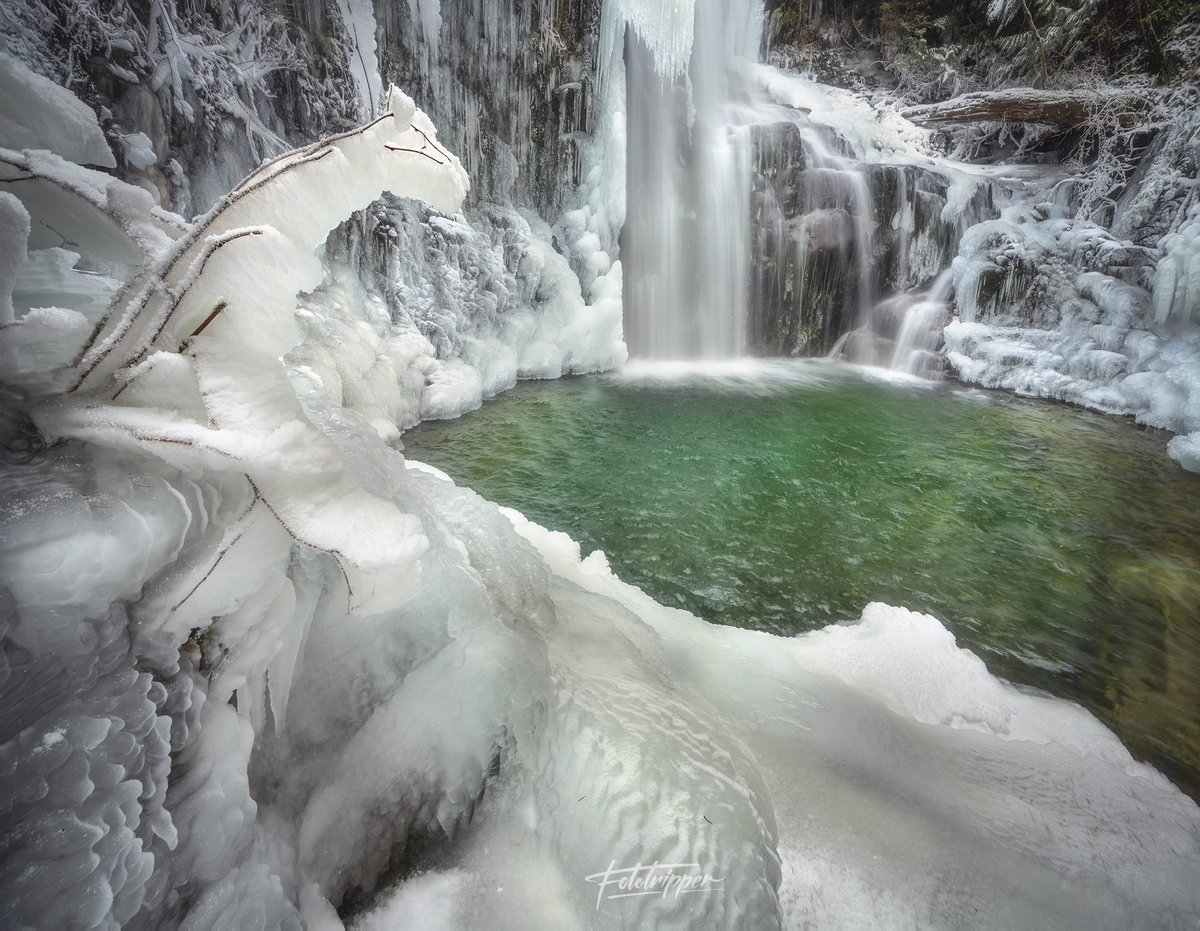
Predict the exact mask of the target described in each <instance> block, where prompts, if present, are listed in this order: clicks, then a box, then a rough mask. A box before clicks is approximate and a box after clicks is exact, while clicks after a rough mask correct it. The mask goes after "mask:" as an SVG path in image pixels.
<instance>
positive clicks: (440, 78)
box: [375, 0, 600, 216]
mask: <svg viewBox="0 0 1200 931" xmlns="http://www.w3.org/2000/svg"><path fill="white" fill-rule="evenodd" d="M425 6H428V4H427V3H425V4H422V3H376V10H375V15H376V18H377V20H378V24H379V33H378V43H379V50H380V66H381V70H382V72H383V79H384V81H385V82H387V81H392V82H394V83H396V84H398V85H399V86H401V87H404V88H405V89H406V91H407V92H408V93H409V94H411V95H412V97H413V99H414V100H415V101H416V102H417V104H418V105H419V106H421V107H422V108H424V109H425V110H426V112H428V113H429V115H430V117H432V119H433V121H434V124H435V125H436V126H437V129H438V135H439V138H441V139H442V140H443V142H444V144H445V145H447V146H448V147H449V148H450V149H451V150H452V151H454V152H457V153H459V155H460V157H461V158H462V161H463V165H464V166H465V167H466V169H467V172H468V174H469V175H470V177H471V183H472V191H471V196H472V200H473V201H475V202H476V203H479V202H483V201H501V202H516V203H524V204H529V205H530V206H533V207H535V208H536V209H537V210H538V211H539V212H540V213H542V214H543V215H545V216H551V215H553V214H554V213H556V212H557V210H558V209H559V208H560V207H561V206H562V202H563V198H564V194H565V192H566V191H568V190H569V189H570V188H572V187H573V186H574V185H576V184H578V182H579V180H580V177H579V171H580V163H579V143H580V140H581V138H582V136H583V135H585V134H586V133H587V132H589V131H590V129H591V112H592V107H591V98H592V93H593V90H592V75H593V73H594V69H593V68H592V62H593V59H594V55H595V47H596V41H597V34H598V27H599V18H600V3H599V0H582V2H580V3H560V4H557V5H553V6H552V5H550V4H547V3H544V2H541V0H460V2H455V3H453V4H442V5H441V8H440V13H439V15H437V16H432V15H430V14H429V12H428V11H426V12H425V13H424V14H423V12H422V11H423V9H424V7H425ZM434 6H435V7H436V4H434Z"/></svg>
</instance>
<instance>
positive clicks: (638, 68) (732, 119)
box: [621, 2, 762, 359]
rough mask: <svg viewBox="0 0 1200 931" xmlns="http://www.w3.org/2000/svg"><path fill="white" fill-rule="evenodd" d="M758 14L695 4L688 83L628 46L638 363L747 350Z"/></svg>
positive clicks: (629, 221)
mask: <svg viewBox="0 0 1200 931" xmlns="http://www.w3.org/2000/svg"><path fill="white" fill-rule="evenodd" d="M761 35H762V5H761V3H758V2H754V3H746V4H740V3H739V4H715V3H698V4H696V7H695V33H694V40H693V43H692V49H691V59H690V63H689V67H688V70H687V73H686V74H683V75H676V74H666V73H664V70H665V69H664V68H663V67H662V66H661V64H660V61H661V56H658V55H655V54H654V53H653V51H652V49H651V48H650V47H649V46H648V44H647V43H646V42H645V41H644V40H643V39H642V38H641V37H640V35H639V34H637V33H636V32H635V31H634V30H629V31H628V32H627V34H626V45H625V59H626V112H627V120H628V133H629V136H628V163H627V169H626V172H627V173H626V192H627V207H626V210H627V213H626V222H625V231H624V243H623V247H622V250H621V252H622V256H623V257H624V264H625V268H626V277H625V307H626V310H625V317H626V319H625V336H626V342H627V343H628V345H629V349H630V352H631V354H633V355H635V356H640V357H643V358H654V359H680V358H687V359H697V358H699V359H719V358H729V357H731V356H736V355H739V354H741V353H742V352H743V351H744V349H745V344H746V316H747V308H748V298H749V293H748V292H749V288H748V281H749V250H748V243H749V242H750V237H751V229H750V192H751V182H752V170H751V169H752V161H753V158H752V139H751V132H750V127H749V126H748V125H746V123H745V122H744V121H743V120H741V119H740V118H739V115H740V112H741V109H740V107H739V105H738V103H739V100H741V99H742V98H744V97H745V96H746V94H747V93H748V91H747V89H746V88H745V83H746V82H745V80H744V77H743V74H742V71H743V68H742V67H741V66H742V65H743V64H745V63H752V62H754V61H756V59H757V55H758V48H759V44H760V42H761Z"/></svg>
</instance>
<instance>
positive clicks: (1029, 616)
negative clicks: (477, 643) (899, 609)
mask: <svg viewBox="0 0 1200 931" xmlns="http://www.w3.org/2000/svg"><path fill="white" fill-rule="evenodd" d="M1168 438H1169V437H1168V435H1167V434H1164V433H1161V432H1159V431H1147V430H1142V429H1139V428H1137V427H1136V426H1134V425H1132V424H1131V423H1129V422H1126V421H1123V420H1118V419H1114V418H1109V417H1102V416H1099V415H1093V414H1089V413H1086V412H1082V411H1079V410H1075V409H1070V408H1066V407H1063V406H1058V405H1053V404H1047V403H1042V402H1034V401H1025V400H1019V399H1014V398H1011V397H1005V396H1001V395H997V394H991V393H984V392H978V391H968V390H964V389H951V388H947V387H934V386H930V385H928V384H921V385H907V384H896V383H890V382H884V381H879V380H875V379H873V378H872V377H871V376H869V375H866V374H864V373H862V372H859V371H856V370H852V369H847V368H844V367H838V366H833V365H830V364H828V363H811V362H810V363H769V364H765V365H763V366H760V367H757V368H755V369H753V370H745V371H736V370H735V371H733V372H732V373H727V374H726V375H725V377H720V378H712V377H708V378H700V377H687V376H681V377H678V378H674V379H663V380H657V379H655V380H651V379H645V378H643V379H639V378H637V377H636V376H628V375H615V376H595V377H587V378H577V379H565V380H559V381H554V382H542V383H526V384H523V385H520V386H518V387H517V388H515V389H514V390H512V391H510V392H508V393H507V394H505V395H503V396H502V397H500V398H498V399H496V400H493V401H490V402H489V403H488V404H486V405H485V406H484V407H483V409H482V410H479V411H477V412H475V413H472V414H469V415H467V416H465V417H463V418H461V419H459V420H456V421H450V422H442V423H437V422H434V423H427V424H423V425H421V426H420V427H418V428H416V429H414V430H412V431H411V432H409V433H408V434H406V435H405V438H404V442H405V446H406V451H407V454H408V455H410V456H411V457H413V458H416V459H420V460H423V461H426V462H429V463H430V464H432V465H435V466H437V467H438V468H441V469H443V470H444V471H446V472H447V473H449V474H450V475H451V476H452V477H453V478H454V479H455V480H456V481H458V482H460V483H462V484H465V485H468V486H470V487H472V488H474V489H475V490H477V491H478V492H480V493H481V494H483V495H484V496H485V497H487V498H490V499H491V500H493V501H496V502H498V503H500V504H504V505H508V506H511V507H515V508H517V509H518V510H520V511H522V512H523V513H524V514H526V515H527V516H528V517H530V518H531V519H532V520H535V521H537V522H538V523H540V524H543V525H545V526H548V527H551V528H553V529H556V530H563V531H566V532H567V533H569V534H570V535H571V536H572V537H574V538H575V539H576V540H578V541H579V542H580V543H581V544H582V546H583V549H584V552H588V551H590V550H592V549H597V548H598V549H602V550H604V551H605V553H607V554H608V556H609V559H610V561H611V563H612V566H613V569H614V570H615V571H616V572H617V574H618V575H619V576H621V578H623V579H625V580H626V581H629V582H632V583H634V584H636V585H638V586H640V587H641V588H643V589H644V590H646V591H647V592H649V593H650V594H651V595H653V596H654V597H655V598H656V599H658V600H659V601H661V602H663V603H666V604H670V605H676V606H678V607H682V608H687V609H688V610H690V611H692V612H694V613H696V614H698V615H700V616H701V617H704V618H706V619H708V620H710V621H713V622H716V623H722V624H734V625H737V626H741V627H750V628H755V629H760V630H768V631H772V632H775V633H783V634H788V633H797V632H801V631H806V630H812V629H814V628H816V627H821V626H824V625H826V624H829V623H831V622H837V621H845V620H847V619H852V618H857V617H858V616H859V614H860V613H861V611H862V608H863V606H864V605H865V604H867V603H868V602H870V601H885V602H888V603H889V604H895V605H903V606H905V607H908V608H912V609H915V610H921V611H928V612H929V613H931V614H934V615H936V616H937V617H938V618H940V619H941V620H942V621H943V622H944V623H945V624H946V625H947V626H948V627H949V628H950V629H951V630H952V631H953V632H954V634H955V635H956V636H957V637H958V640H959V643H960V644H961V645H963V646H967V647H969V648H970V649H972V650H974V651H975V652H976V653H977V654H979V655H980V656H981V657H982V658H983V659H984V660H985V661H986V662H987V664H988V666H989V668H990V669H991V670H992V671H993V672H994V673H996V674H997V675H1001V676H1004V677H1005V678H1008V679H1010V680H1013V681H1015V682H1018V683H1024V684H1028V685H1033V686H1037V687H1040V688H1043V689H1045V690H1047V691H1049V692H1052V693H1054V694H1057V695H1060V696H1064V697H1068V698H1072V699H1075V700H1077V701H1079V702H1081V703H1082V704H1084V705H1086V706H1087V707H1089V708H1091V709H1092V710H1093V711H1094V712H1095V713H1097V714H1098V715H1099V716H1100V717H1101V718H1102V719H1104V720H1105V721H1106V722H1107V723H1108V724H1109V725H1110V726H1112V727H1113V728H1114V729H1115V730H1116V731H1117V732H1118V733H1119V734H1120V735H1121V737H1122V739H1123V740H1124V741H1125V742H1126V744H1127V745H1128V746H1129V747H1130V749H1131V750H1133V752H1134V753H1135V755H1138V756H1139V757H1141V758H1144V759H1149V760H1151V761H1152V762H1154V763H1155V764H1156V765H1158V766H1159V767H1160V768H1162V769H1163V771H1164V772H1166V773H1167V774H1168V775H1169V776H1171V777H1172V778H1173V779H1174V780H1175V781H1176V782H1178V783H1179V784H1180V785H1182V786H1183V787H1184V788H1186V789H1188V790H1189V791H1190V792H1191V793H1192V794H1193V795H1194V796H1195V795H1197V794H1198V790H1200V475H1194V474H1191V473H1187V472H1185V471H1183V470H1182V469H1181V468H1180V467H1179V466H1178V465H1177V464H1176V463H1175V462H1173V461H1172V460H1171V459H1169V458H1168V457H1167V455H1166V452H1165V446H1166V441H1167V439H1168Z"/></svg>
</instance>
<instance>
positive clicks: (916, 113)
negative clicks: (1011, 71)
mask: <svg viewBox="0 0 1200 931" xmlns="http://www.w3.org/2000/svg"><path fill="white" fill-rule="evenodd" d="M1145 110H1146V105H1145V103H1144V101H1141V100H1139V99H1138V98H1136V97H1134V96H1132V95H1119V94H1112V93H1100V92H1096V91H1091V90H1082V89H1081V90H1038V89H1036V88H1033V87H1008V88H1004V89H1003V90H994V91H977V92H974V93H970V94H962V95H960V96H958V97H952V98H950V99H949V100H943V101H940V102H938V103H928V104H922V105H921V106H917V107H909V108H908V109H907V110H904V111H902V114H901V115H902V116H904V117H906V118H907V119H910V120H912V121H913V122H914V123H922V124H925V125H930V126H944V125H951V124H956V123H1042V124H1045V125H1047V126H1056V127H1059V128H1061V129H1074V128H1075V127H1078V126H1083V125H1084V124H1085V123H1087V122H1088V120H1090V119H1091V118H1092V117H1093V115H1095V114H1096V113H1099V112H1101V111H1103V112H1105V113H1106V114H1112V115H1114V116H1116V117H1117V119H1118V121H1119V122H1120V123H1122V124H1131V123H1132V122H1133V121H1134V120H1135V119H1136V118H1137V117H1138V116H1139V115H1140V114H1143V113H1144V112H1145Z"/></svg>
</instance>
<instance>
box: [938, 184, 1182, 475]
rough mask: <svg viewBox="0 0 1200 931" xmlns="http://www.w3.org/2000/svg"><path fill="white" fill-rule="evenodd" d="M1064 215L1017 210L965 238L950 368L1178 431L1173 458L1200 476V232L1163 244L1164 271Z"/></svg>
mask: <svg viewBox="0 0 1200 931" xmlns="http://www.w3.org/2000/svg"><path fill="white" fill-rule="evenodd" d="M1193 212H1194V211H1193ZM1064 213H1065V211H1063V210H1062V209H1061V208H1059V207H1057V206H1056V205H1055V204H1053V203H1052V202H1046V203H1043V204H1040V205H1038V206H1034V207H1029V206H1020V205H1018V206H1014V207H1010V208H1008V209H1007V210H1006V211H1004V212H1003V213H1002V215H1001V217H1000V218H999V219H996V220H993V221H989V222H986V223H981V224H979V225H977V226H974V227H972V228H971V229H970V230H968V231H967V233H966V234H965V235H964V237H963V239H962V242H961V244H960V247H959V254H958V256H957V257H956V258H955V260H954V264H953V276H954V290H955V310H956V317H955V319H954V320H953V321H952V322H951V323H950V324H949V325H948V326H947V327H946V329H945V344H946V345H945V351H946V357H947V359H948V361H949V363H950V365H951V366H952V367H953V368H954V370H955V372H956V373H957V374H958V375H959V377H960V378H962V379H964V380H966V381H971V382H975V383H978V384H981V385H985V386H987V387H991V388H1006V389H1008V390H1011V391H1015V392H1017V393H1019V394H1027V395H1033V396H1036V397H1045V398H1054V399H1056V400H1061V401H1068V402H1070V403H1072V404H1079V405H1081V406H1084V407H1090V408H1093V409H1095V410H1100V411H1104V412H1107V413H1113V414H1125V415H1132V416H1134V417H1136V418H1137V420H1138V422H1139V423H1144V424H1147V425H1149V426H1153V427H1160V428H1163V429H1167V430H1171V431H1172V432H1174V433H1177V434H1179V436H1176V437H1175V438H1174V439H1172V440H1171V441H1170V442H1169V443H1168V446H1167V449H1168V452H1170V454H1171V455H1172V456H1173V457H1174V458H1175V459H1177V460H1179V462H1180V464H1181V465H1183V466H1184V467H1185V468H1189V469H1192V470H1200V456H1197V448H1198V447H1197V442H1198V439H1200V330H1198V329H1197V328H1196V327H1195V326H1194V325H1193V323H1192V320H1191V315H1192V313H1193V305H1195V303H1196V301H1197V300H1198V299H1200V298H1198V296H1197V294H1196V293H1193V292H1194V290H1195V286H1194V283H1193V282H1191V279H1192V277H1193V276H1194V272H1193V271H1192V265H1193V264H1194V262H1195V258H1194V255H1195V252H1194V250H1195V237H1196V232H1197V231H1198V230H1200V224H1197V223H1196V222H1194V221H1191V220H1189V222H1188V223H1187V224H1185V225H1184V226H1183V227H1182V228H1181V229H1180V231H1179V232H1176V233H1173V234H1170V235H1168V236H1167V237H1165V241H1164V244H1163V248H1162V252H1161V257H1159V258H1158V259H1157V262H1156V260H1155V254H1154V251H1153V250H1150V249H1147V248H1144V247H1139V246H1136V245H1134V244H1133V243H1131V242H1128V241H1122V240H1119V239H1117V238H1115V237H1114V236H1113V235H1112V233H1111V232H1109V231H1108V230H1105V229H1103V228H1101V227H1098V226H1096V225H1095V224H1093V223H1090V222H1087V221H1083V220H1078V219H1073V218H1069V217H1067V216H1065V215H1064Z"/></svg>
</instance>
